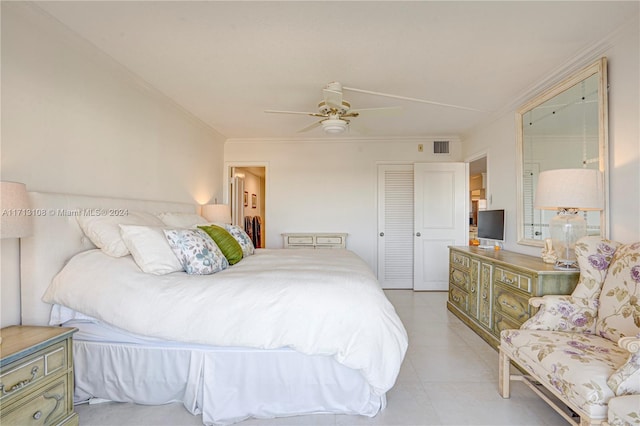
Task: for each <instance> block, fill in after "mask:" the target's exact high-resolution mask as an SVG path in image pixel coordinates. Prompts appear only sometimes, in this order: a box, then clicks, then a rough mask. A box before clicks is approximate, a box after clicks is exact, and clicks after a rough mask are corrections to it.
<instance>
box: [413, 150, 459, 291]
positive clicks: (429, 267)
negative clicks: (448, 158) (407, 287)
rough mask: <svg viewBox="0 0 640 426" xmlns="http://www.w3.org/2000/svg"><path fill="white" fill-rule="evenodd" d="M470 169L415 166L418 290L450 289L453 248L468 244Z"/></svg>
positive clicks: (453, 166)
mask: <svg viewBox="0 0 640 426" xmlns="http://www.w3.org/2000/svg"><path fill="white" fill-rule="evenodd" d="M467 167H468V166H467V165H466V164H465V163H416V164H414V193H415V201H414V218H415V223H414V230H415V235H414V272H413V276H414V284H413V288H414V290H447V288H448V287H449V285H448V282H449V249H448V246H450V245H467V244H468V241H469V237H468V233H469V208H468V205H467V204H468V201H467V200H468V198H469V197H468V196H467V186H468V185H467V184H468V179H469V178H468V168H467Z"/></svg>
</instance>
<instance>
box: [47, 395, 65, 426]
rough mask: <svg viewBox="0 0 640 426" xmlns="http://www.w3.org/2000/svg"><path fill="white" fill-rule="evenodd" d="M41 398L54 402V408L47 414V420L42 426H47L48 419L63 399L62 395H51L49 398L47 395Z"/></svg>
mask: <svg viewBox="0 0 640 426" xmlns="http://www.w3.org/2000/svg"><path fill="white" fill-rule="evenodd" d="M43 396H44V398H45V399H55V400H56V406H55V407H53V410H51V412H50V413H49V415H48V416H47V418H46V419H44V424H48V423H49V418H50V417H51V416H53V415H54V413H55V412H56V410H58V407H59V406H60V402H61V401H62V400H63V399H64V395H58V394H54V395H51V396H49V395H43Z"/></svg>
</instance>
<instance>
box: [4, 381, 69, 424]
mask: <svg viewBox="0 0 640 426" xmlns="http://www.w3.org/2000/svg"><path fill="white" fill-rule="evenodd" d="M67 387H68V383H67V376H66V375H65V376H62V377H61V378H60V379H59V380H56V381H54V382H53V383H52V384H50V385H48V386H44V387H42V388H41V389H38V390H37V391H35V392H32V393H31V394H29V395H28V396H26V397H25V398H23V399H21V400H20V401H18V402H16V403H14V404H11V405H10V406H9V407H4V406H3V407H2V416H1V417H0V423H2V424H3V425H20V426H22V425H25V426H26V425H29V426H31V425H34V426H35V425H50V424H57V423H58V422H59V421H60V420H63V419H64V417H65V416H66V411H67V406H68V403H69V401H68V400H67V398H68V397H69V396H68V393H67Z"/></svg>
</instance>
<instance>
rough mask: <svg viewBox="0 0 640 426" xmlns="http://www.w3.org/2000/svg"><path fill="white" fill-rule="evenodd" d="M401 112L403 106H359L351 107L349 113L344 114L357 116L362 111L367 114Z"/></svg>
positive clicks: (396, 113)
mask: <svg viewBox="0 0 640 426" xmlns="http://www.w3.org/2000/svg"><path fill="white" fill-rule="evenodd" d="M400 112H402V107H380V108H357V109H350V110H349V112H348V113H347V114H345V115H343V117H357V116H358V115H360V114H362V113H364V114H366V115H367V116H369V115H398V114H400ZM351 114H353V115H351Z"/></svg>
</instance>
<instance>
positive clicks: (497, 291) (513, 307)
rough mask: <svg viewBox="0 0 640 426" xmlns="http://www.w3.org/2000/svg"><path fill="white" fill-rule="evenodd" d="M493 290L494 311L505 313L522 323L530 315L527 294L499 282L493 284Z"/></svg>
mask: <svg viewBox="0 0 640 426" xmlns="http://www.w3.org/2000/svg"><path fill="white" fill-rule="evenodd" d="M493 291H494V298H493V300H494V302H493V308H494V311H495V312H497V313H500V314H501V315H506V316H508V317H510V318H512V319H513V320H515V321H516V322H518V323H519V324H522V323H523V322H525V321H526V320H528V319H529V317H530V316H531V312H530V310H529V295H526V294H523V293H519V292H515V291H514V290H513V289H512V288H510V287H509V286H505V285H502V284H499V283H496V284H495V287H494V289H493Z"/></svg>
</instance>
